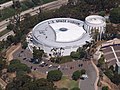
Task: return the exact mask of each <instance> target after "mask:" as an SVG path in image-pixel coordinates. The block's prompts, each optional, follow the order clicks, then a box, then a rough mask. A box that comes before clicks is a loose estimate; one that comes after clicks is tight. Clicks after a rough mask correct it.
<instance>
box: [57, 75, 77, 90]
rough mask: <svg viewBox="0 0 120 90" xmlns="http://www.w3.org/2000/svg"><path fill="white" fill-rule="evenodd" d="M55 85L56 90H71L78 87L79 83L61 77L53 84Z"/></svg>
mask: <svg viewBox="0 0 120 90" xmlns="http://www.w3.org/2000/svg"><path fill="white" fill-rule="evenodd" d="M55 85H56V86H57V87H58V88H68V89H72V88H74V87H78V85H79V82H78V81H74V80H71V79H70V78H68V77H66V76H63V77H62V79H61V80H60V81H58V82H55Z"/></svg>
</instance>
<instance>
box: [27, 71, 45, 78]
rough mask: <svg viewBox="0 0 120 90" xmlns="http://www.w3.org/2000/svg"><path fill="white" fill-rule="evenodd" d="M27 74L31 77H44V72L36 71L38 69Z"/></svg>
mask: <svg viewBox="0 0 120 90" xmlns="http://www.w3.org/2000/svg"><path fill="white" fill-rule="evenodd" d="M29 76H31V77H35V78H37V79H40V78H46V74H44V73H41V72H38V71H32V72H31V73H30V74H29Z"/></svg>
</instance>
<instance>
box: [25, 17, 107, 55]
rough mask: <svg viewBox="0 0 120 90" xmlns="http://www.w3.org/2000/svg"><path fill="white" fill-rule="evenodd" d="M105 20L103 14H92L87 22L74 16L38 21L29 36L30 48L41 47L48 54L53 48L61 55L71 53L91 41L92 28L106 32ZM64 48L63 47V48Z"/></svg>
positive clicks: (51, 52)
mask: <svg viewBox="0 0 120 90" xmlns="http://www.w3.org/2000/svg"><path fill="white" fill-rule="evenodd" d="M105 26H106V24H105V20H104V18H103V17H101V16H97V15H92V16H88V17H87V18H86V19H85V22H83V21H81V20H77V19H72V18H53V19H48V20H45V21H42V22H40V23H38V24H37V25H36V26H35V27H34V28H33V30H32V31H31V32H30V34H29V35H28V37H27V41H28V42H29V44H28V45H29V46H28V47H29V49H30V50H31V51H32V47H33V46H36V47H38V48H39V47H40V48H41V49H43V50H44V51H45V52H46V53H47V54H48V55H49V54H53V51H52V50H53V49H56V51H57V52H58V53H59V54H60V55H69V54H70V53H71V52H72V51H76V50H77V48H78V47H81V46H82V45H84V44H85V43H86V41H91V40H92V38H91V36H90V33H91V29H92V28H96V29H98V30H99V32H100V33H102V32H103V33H104V32H105V31H104V28H105ZM61 48H62V49H61Z"/></svg>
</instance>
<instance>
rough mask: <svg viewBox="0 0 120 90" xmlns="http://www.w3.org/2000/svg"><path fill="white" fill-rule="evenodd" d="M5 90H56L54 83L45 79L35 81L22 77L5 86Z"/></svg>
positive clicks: (28, 77) (25, 76)
mask: <svg viewBox="0 0 120 90" xmlns="http://www.w3.org/2000/svg"><path fill="white" fill-rule="evenodd" d="M6 90H56V88H55V86H54V83H53V82H49V81H48V80H47V79H44V78H41V79H37V80H36V79H35V80H33V79H32V78H31V77H30V76H27V75H24V76H21V77H15V78H14V79H13V81H12V82H10V83H9V84H7V86H6Z"/></svg>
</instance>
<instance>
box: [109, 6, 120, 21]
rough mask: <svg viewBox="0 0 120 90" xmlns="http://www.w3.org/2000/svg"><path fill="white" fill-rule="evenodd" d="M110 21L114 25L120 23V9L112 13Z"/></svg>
mask: <svg viewBox="0 0 120 90" xmlns="http://www.w3.org/2000/svg"><path fill="white" fill-rule="evenodd" d="M110 21H111V22H112V23H120V7H118V8H114V9H112V10H111V11H110Z"/></svg>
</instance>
